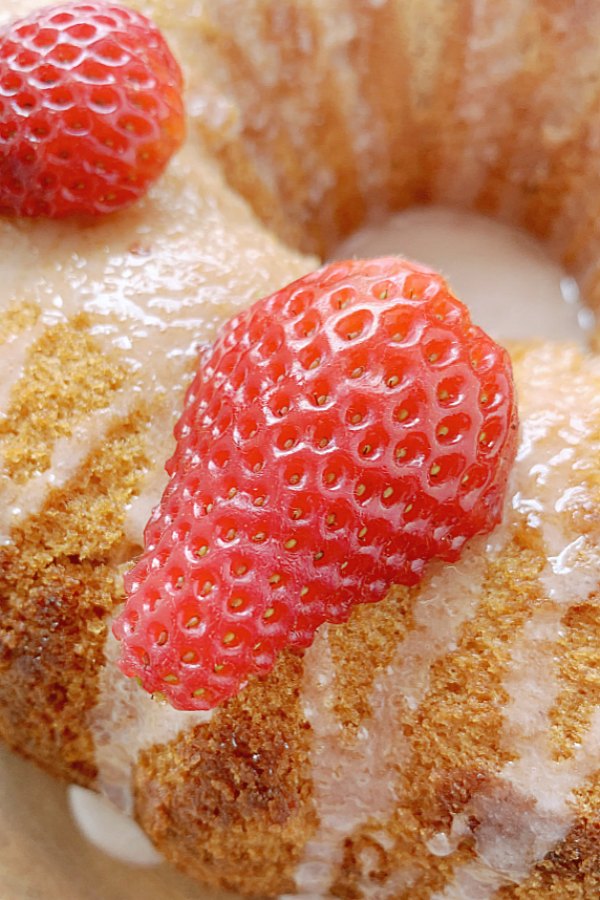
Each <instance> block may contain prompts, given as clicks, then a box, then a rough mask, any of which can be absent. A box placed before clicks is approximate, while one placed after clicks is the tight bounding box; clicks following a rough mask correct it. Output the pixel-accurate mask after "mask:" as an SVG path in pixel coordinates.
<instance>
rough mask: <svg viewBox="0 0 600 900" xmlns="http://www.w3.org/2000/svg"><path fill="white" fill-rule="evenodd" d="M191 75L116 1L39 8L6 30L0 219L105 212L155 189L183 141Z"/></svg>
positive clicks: (0, 96)
mask: <svg viewBox="0 0 600 900" xmlns="http://www.w3.org/2000/svg"><path fill="white" fill-rule="evenodd" d="M181 91H182V77H181V71H180V69H179V66H178V64H177V62H176V61H175V59H174V58H173V55H172V53H171V51H170V50H169V48H168V46H167V44H166V42H165V40H164V38H163V37H162V35H161V34H160V32H159V31H158V29H157V28H156V27H155V26H154V25H152V23H151V22H150V21H149V20H148V19H146V18H145V17H144V16H142V15H140V14H139V13H137V12H134V11H133V10H130V9H126V8H124V7H122V6H117V5H115V4H112V3H99V2H95V0H92V2H75V3H65V4H61V5H60V6H52V7H48V8H45V9H41V10H39V11H37V12H35V13H33V14H32V15H30V16H28V17H27V18H24V19H21V20H19V21H18V22H15V23H13V24H11V25H9V26H8V27H7V28H5V29H3V30H2V31H1V32H0V212H1V213H3V214H15V215H19V216H47V217H52V218H60V217H63V216H68V215H73V214H80V215H98V214H101V213H106V212H113V211H115V210H118V209H121V208H123V207H125V206H128V205H129V204H130V203H132V202H133V201H135V200H137V199H138V198H139V197H141V196H142V195H143V194H145V193H146V191H147V189H148V186H149V185H150V184H151V183H152V182H153V181H154V180H155V179H156V178H157V177H158V176H159V175H160V174H161V172H162V171H163V169H164V168H165V166H166V164H167V162H168V160H169V159H170V157H171V156H172V154H173V153H174V151H175V150H176V149H177V148H178V147H179V145H180V144H181V142H182V140H183V136H184V127H185V126H184V114H183V101H182V95H181Z"/></svg>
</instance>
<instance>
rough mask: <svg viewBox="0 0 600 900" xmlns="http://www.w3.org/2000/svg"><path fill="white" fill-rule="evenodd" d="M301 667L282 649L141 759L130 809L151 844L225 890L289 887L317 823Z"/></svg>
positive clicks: (268, 891)
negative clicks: (221, 703) (204, 718)
mask: <svg viewBox="0 0 600 900" xmlns="http://www.w3.org/2000/svg"><path fill="white" fill-rule="evenodd" d="M302 670H303V663H302V657H301V655H297V654H292V653H287V654H284V655H283V657H282V658H281V659H280V661H279V662H278V664H277V666H276V668H275V670H274V671H273V673H272V674H271V675H270V676H269V678H268V679H266V680H263V681H260V680H254V681H253V682H252V683H251V684H250V685H249V686H248V688H247V689H246V690H245V691H243V692H242V693H241V694H240V695H239V696H238V697H236V698H235V699H234V700H233V701H231V702H230V703H228V704H227V706H226V707H225V708H223V709H221V710H219V711H218V712H217V714H216V715H215V716H214V718H213V720H212V722H211V723H210V724H209V725H205V726H200V727H199V728H196V729H195V730H192V731H189V732H187V733H185V734H183V735H182V736H181V737H180V738H179V739H177V740H175V741H173V742H172V743H170V744H167V745H165V746H162V747H155V748H152V749H150V750H149V751H147V752H143V753H142V754H141V756H140V761H139V764H138V765H137V767H136V770H135V775H134V784H135V797H136V812H137V816H138V819H139V821H140V822H141V824H142V825H143V826H144V828H145V830H146V831H147V833H148V834H149V836H150V838H151V839H152V840H153V841H154V843H155V844H156V845H157V846H159V847H161V849H162V850H163V851H164V852H165V853H166V854H167V855H168V857H169V858H170V859H171V860H172V861H173V862H175V863H176V864H178V865H180V866H181V867H182V868H184V869H185V870H186V871H187V872H188V873H189V874H191V875H194V876H196V877H198V878H200V879H201V880H202V881H206V882H208V883H209V884H213V885H215V886H217V887H222V888H226V889H231V890H242V891H243V892H244V893H249V894H270V895H275V894H277V893H280V892H282V891H293V889H294V880H293V873H294V868H295V865H296V864H297V862H298V860H299V858H300V855H301V853H302V850H303V847H304V845H305V843H306V841H307V840H308V838H309V836H310V834H311V833H312V831H314V828H315V824H316V816H315V811H314V809H313V807H312V803H311V782H310V764H309V760H308V748H309V743H310V726H309V725H308V724H307V723H306V721H305V719H304V716H303V713H302V709H301V706H300V686H301V680H302Z"/></svg>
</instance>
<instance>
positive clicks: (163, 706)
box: [90, 633, 212, 815]
mask: <svg viewBox="0 0 600 900" xmlns="http://www.w3.org/2000/svg"><path fill="white" fill-rule="evenodd" d="M118 656H119V645H118V642H117V640H116V639H115V638H114V637H113V636H112V634H111V633H109V636H108V638H107V642H106V648H105V657H106V664H105V666H104V668H103V669H102V671H101V673H100V686H99V696H98V702H97V704H96V706H95V708H94V710H93V712H92V714H91V717H90V728H91V731H92V735H93V738H94V744H95V748H96V765H97V766H98V780H97V785H98V788H99V790H101V791H102V793H103V794H105V795H106V797H108V799H109V800H110V801H111V803H112V804H113V805H114V806H115V807H116V808H117V809H119V810H122V811H123V812H124V813H126V814H128V815H132V814H133V796H132V791H131V771H132V768H133V766H134V765H135V763H136V761H137V759H138V756H139V754H140V752H141V751H142V750H145V749H147V748H148V747H152V746H153V745H154V744H167V743H169V741H171V740H174V739H175V738H176V737H177V736H178V735H179V734H181V733H182V732H184V731H188V730H189V729H190V728H193V727H195V726H196V725H202V724H204V723H206V722H209V721H210V719H211V716H212V713H211V712H182V711H180V710H176V709H173V708H172V707H171V706H169V705H168V704H167V703H164V702H160V701H158V700H154V699H152V697H150V695H149V694H146V693H145V691H142V690H141V689H140V688H139V686H138V685H137V683H136V682H135V681H133V680H132V679H127V678H123V676H122V675H121V673H120V672H119V670H118V669H117V665H116V661H117V659H118Z"/></svg>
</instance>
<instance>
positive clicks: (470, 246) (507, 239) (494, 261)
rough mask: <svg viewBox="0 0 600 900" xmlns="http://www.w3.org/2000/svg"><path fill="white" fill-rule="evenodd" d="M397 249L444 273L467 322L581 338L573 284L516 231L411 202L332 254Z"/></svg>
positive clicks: (501, 332)
mask: <svg viewBox="0 0 600 900" xmlns="http://www.w3.org/2000/svg"><path fill="white" fill-rule="evenodd" d="M386 253H390V254H401V255H402V256H406V257H408V258H410V259H415V260H418V261H419V262H422V263H425V264H426V265H430V266H431V267H432V268H434V269H437V270H439V271H440V272H442V274H443V275H445V277H446V278H447V279H448V281H449V283H450V286H451V288H452V289H453V291H454V292H455V293H456V295H457V296H458V297H459V298H460V299H461V300H463V301H464V302H465V303H466V304H467V305H468V306H469V308H470V310H471V315H472V318H473V321H474V322H476V323H477V324H478V325H480V326H481V327H482V328H484V329H485V330H486V331H488V333H489V334H491V335H492V336H493V337H496V338H497V339H499V340H507V339H510V340H524V339H527V338H546V339H550V340H574V341H578V342H580V343H585V342H586V337H587V334H588V333H589V331H590V328H591V327H592V324H593V317H592V315H591V313H590V312H589V310H586V309H585V308H584V307H583V306H582V304H581V301H580V299H579V294H578V291H577V285H576V284H575V282H574V281H573V279H571V278H568V276H567V275H566V274H565V272H564V271H563V270H562V269H561V268H560V266H558V265H557V264H556V263H554V262H552V260H551V259H550V258H549V256H548V253H547V252H546V251H545V250H544V248H543V246H542V245H541V244H539V243H538V242H537V241H535V240H534V239H533V238H532V237H530V236H529V235H527V234H525V233H524V232H522V231H519V230H518V229H514V228H510V227H508V226H507V225H502V224H501V223H500V222H494V221H492V220H491V219H487V218H485V217H484V216H479V215H475V214H474V213H468V212H461V211H459V210H451V209H444V208H443V207H435V206H433V207H415V208H414V209H409V210H407V211H405V212H401V213H397V214H396V215H394V216H392V218H391V219H389V220H388V221H385V222H383V223H382V224H381V225H369V226H367V227H366V228H363V229H361V230H360V231H358V232H357V233H356V234H354V235H353V236H352V237H351V238H349V240H347V241H345V242H344V243H343V244H342V245H341V246H339V247H338V248H337V249H336V252H335V257H336V258H338V259H340V258H343V257H346V256H359V257H360V256H375V255H383V254H386Z"/></svg>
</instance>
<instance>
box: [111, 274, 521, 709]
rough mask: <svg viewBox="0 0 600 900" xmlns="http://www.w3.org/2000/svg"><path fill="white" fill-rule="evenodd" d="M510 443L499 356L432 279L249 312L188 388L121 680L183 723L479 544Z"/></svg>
mask: <svg viewBox="0 0 600 900" xmlns="http://www.w3.org/2000/svg"><path fill="white" fill-rule="evenodd" d="M516 430H517V414H516V407H515V398H514V389H513V382H512V374H511V367H510V362H509V359H508V356H507V353H506V351H504V350H503V349H502V348H500V347H499V346H498V345H497V344H495V343H494V342H493V341H492V340H491V339H490V338H489V337H488V336H487V335H486V334H484V333H483V332H482V331H481V330H480V329H479V328H477V327H476V326H474V325H472V324H471V322H470V319H469V315H468V312H467V310H466V309H465V307H464V306H463V305H462V304H461V303H460V302H459V301H458V300H456V299H455V298H454V297H453V296H452V294H451V293H450V291H449V289H448V287H447V285H446V283H445V282H444V280H443V279H442V278H441V277H440V276H439V275H437V274H435V273H434V272H431V271H429V270H428V269H425V268H423V267H421V266H417V265H415V264H413V263H408V262H406V261H404V260H400V259H396V258H383V259H378V260H370V261H350V262H344V263H336V264H333V265H329V266H326V267H325V268H323V269H321V270H319V271H317V272H315V273H313V274H311V275H308V276H306V277H305V278H302V279H300V280H299V281H297V282H295V283H294V284H292V285H290V286H288V287H286V288H284V289H283V290H280V291H278V292H277V293H275V294H273V295H272V296H270V297H268V298H266V299H264V300H261V301H259V302H257V303H255V304H254V305H253V306H252V307H251V308H249V309H248V310H247V311H245V312H243V313H242V314H241V315H239V316H237V317H236V318H235V319H233V320H232V321H231V322H229V323H228V324H227V325H226V326H225V328H224V329H223V330H222V332H221V334H220V337H219V338H218V340H217V341H216V344H215V345H214V347H213V348H212V351H211V352H210V353H209V355H208V357H206V358H205V360H204V361H203V363H202V364H201V365H200V368H199V371H198V373H197V375H196V377H195V379H194V381H193V383H192V385H191V387H190V389H189V391H188V394H187V398H186V403H185V409H184V411H183V415H182V416H181V419H180V421H179V423H178V425H177V427H176V438H177V449H176V452H175V454H174V456H173V458H172V459H171V460H170V461H169V463H168V465H167V470H168V472H169V475H170V481H169V484H168V486H167V488H166V490H165V493H164V496H163V498H162V501H161V503H160V505H159V506H158V507H157V508H156V510H155V512H154V514H153V517H152V519H151V521H150V522H149V524H148V526H147V528H146V532H145V545H146V549H145V552H144V554H143V556H142V557H141V559H140V560H139V562H138V563H137V565H136V566H135V567H134V568H133V570H132V571H131V572H130V573H129V575H128V576H127V577H126V582H125V583H126V590H127V593H128V600H127V604H126V607H125V609H124V612H123V613H122V614H121V616H120V617H119V618H118V619H117V621H116V624H115V627H114V630H115V634H116V636H117V637H118V638H119V639H120V640H121V642H122V660H121V668H122V670H123V671H124V672H125V673H126V674H127V675H130V676H136V677H138V678H139V679H140V680H141V683H142V685H143V686H144V688H145V689H146V690H148V691H150V692H160V693H162V694H164V695H165V696H166V697H167V698H168V699H169V701H170V702H171V703H172V704H173V706H175V707H178V708H181V709H208V708H212V707H214V706H215V705H217V704H219V703H221V702H223V701H224V700H226V699H227V698H229V697H231V696H233V695H234V694H235V693H237V691H238V690H239V689H240V687H241V686H242V685H243V684H244V683H245V682H246V681H247V679H248V677H249V676H250V675H252V674H256V673H265V672H268V671H269V670H270V669H271V668H272V667H273V665H274V662H275V659H276V657H277V654H278V653H279V652H280V651H281V650H282V649H284V648H286V647H296V648H301V647H307V646H308V645H309V644H310V643H311V641H312V639H313V636H314V633H315V630H316V629H317V628H318V627H319V625H321V624H322V623H323V622H342V621H344V620H345V619H347V617H348V616H349V614H350V612H351V610H352V607H353V606H354V605H355V604H356V603H359V602H361V603H365V602H374V601H378V600H381V599H382V598H383V596H384V595H385V593H386V591H387V590H388V588H389V587H390V585H391V584H393V583H396V584H404V585H413V584H415V583H416V582H418V581H419V579H420V578H421V577H422V575H423V571H424V568H425V565H426V563H427V562H428V561H429V560H431V559H433V558H434V557H437V558H439V559H442V560H448V561H452V560H456V559H457V557H458V556H459V554H460V553H461V550H462V548H463V547H464V545H465V543H466V541H468V540H469V538H471V537H473V536H474V535H476V534H479V533H482V532H488V531H490V530H491V529H492V528H493V527H494V526H495V525H496V524H497V523H498V521H499V519H500V517H501V511H502V505H503V499H504V495H505V490H506V483H507V478H508V474H509V471H510V468H511V465H512V463H513V460H514V455H515V447H516Z"/></svg>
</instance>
